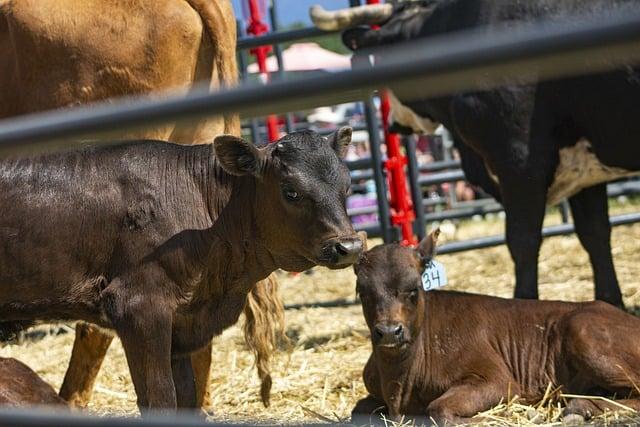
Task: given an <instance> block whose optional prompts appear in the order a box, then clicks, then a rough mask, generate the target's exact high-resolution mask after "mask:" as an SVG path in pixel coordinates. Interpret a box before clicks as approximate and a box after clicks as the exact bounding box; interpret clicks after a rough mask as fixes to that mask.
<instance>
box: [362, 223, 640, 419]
mask: <svg viewBox="0 0 640 427" xmlns="http://www.w3.org/2000/svg"><path fill="white" fill-rule="evenodd" d="M436 238H437V232H435V233H432V234H431V235H430V236H428V237H427V238H426V239H425V240H423V241H422V242H421V243H420V246H419V248H418V250H417V251H416V250H413V249H410V248H406V247H401V246H399V245H396V244H388V245H382V246H378V247H375V248H374V249H372V250H370V251H368V252H366V253H365V254H364V255H363V256H362V257H361V259H360V261H359V262H358V264H357V265H356V266H355V270H356V274H357V291H358V293H359V294H360V297H361V298H362V307H363V312H364V316H365V318H366V321H367V325H368V326H369V329H370V331H371V341H372V344H373V352H372V355H371V357H370V358H369V361H368V362H367V365H366V367H365V369H364V381H365V385H366V387H367V390H368V392H369V396H367V397H366V398H364V399H362V400H360V401H359V402H358V404H357V405H356V407H355V408H354V410H353V415H354V419H355V417H359V416H363V415H369V414H372V413H373V412H382V413H386V414H388V415H390V416H392V417H398V416H400V415H415V416H428V417H431V418H433V419H434V420H435V421H436V422H442V421H449V422H464V421H468V419H469V417H473V416H474V415H476V414H477V413H478V412H480V411H484V410H486V409H489V408H491V407H492V406H495V405H496V404H498V403H499V402H500V401H501V400H504V399H507V398H508V396H515V395H518V396H520V397H521V398H522V399H523V400H525V401H527V402H537V401H539V400H540V399H541V398H542V397H543V394H544V392H545V389H546V388H547V386H548V384H549V383H550V382H551V383H553V384H554V385H556V386H562V390H563V392H565V393H572V394H588V395H606V396H613V395H615V396H616V397H617V398H619V399H623V400H619V401H618V402H619V403H622V404H623V405H625V406H628V407H631V408H634V409H640V399H639V398H638V391H637V388H636V387H635V386H634V384H640V372H639V371H638V366H640V346H639V345H638V343H640V320H639V319H637V318H635V317H633V316H631V315H629V314H627V313H625V312H623V311H622V310H620V309H618V308H616V307H614V306H611V305H609V304H607V303H603V302H598V301H596V302H588V303H568V302H558V301H532V300H511V299H503V298H495V297H489V296H483V295H473V294H465V293H460V292H450V291H430V292H425V291H424V290H423V288H422V285H421V274H422V272H423V270H424V269H425V262H428V261H429V260H430V259H431V257H432V255H433V250H434V247H435V241H436ZM605 408H609V409H616V408H615V407H613V406H611V405H607V404H605V403H603V402H602V401H594V400H586V399H573V400H570V401H569V403H568V406H567V407H566V408H565V409H564V414H565V415H567V414H575V415H577V416H582V417H584V418H589V417H591V416H593V415H595V414H598V413H601V412H602V411H603V410H604V409H605Z"/></svg>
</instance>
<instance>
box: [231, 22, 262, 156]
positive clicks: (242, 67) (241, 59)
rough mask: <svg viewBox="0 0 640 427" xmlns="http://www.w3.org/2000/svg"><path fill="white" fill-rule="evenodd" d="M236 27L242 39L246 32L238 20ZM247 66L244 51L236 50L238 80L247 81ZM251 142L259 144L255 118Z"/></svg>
mask: <svg viewBox="0 0 640 427" xmlns="http://www.w3.org/2000/svg"><path fill="white" fill-rule="evenodd" d="M236 26H237V28H238V36H240V37H244V36H246V35H247V30H246V29H245V28H244V25H242V21H241V20H240V19H238V20H236ZM248 64H249V56H248V54H247V51H246V50H238V70H239V72H240V80H241V81H244V80H246V79H247V65H248ZM249 129H250V132H251V141H252V142H253V143H254V144H256V143H258V142H260V124H259V123H258V120H257V119H255V118H252V119H251V126H250V128H249Z"/></svg>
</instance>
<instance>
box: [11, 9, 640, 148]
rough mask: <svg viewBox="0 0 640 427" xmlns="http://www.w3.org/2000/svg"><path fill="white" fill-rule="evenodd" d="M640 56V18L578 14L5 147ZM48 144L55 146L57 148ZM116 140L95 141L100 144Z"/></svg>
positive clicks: (100, 109) (488, 83)
mask: <svg viewBox="0 0 640 427" xmlns="http://www.w3.org/2000/svg"><path fill="white" fill-rule="evenodd" d="M639 56H640V11H639V10H637V9H636V10H628V11H627V10H625V11H624V13H611V14H609V15H607V16H606V17H588V18H584V17H582V18H581V17H577V18H572V20H571V21H569V22H542V23H536V24H530V25H523V26H522V27H521V28H518V29H517V31H516V30H514V28H502V29H499V28H496V29H494V30H492V31H486V29H478V30H473V31H467V32H464V33H460V34H447V35H446V36H442V37H434V38H430V39H428V40H425V39H423V40H417V41H412V42H408V43H405V44H403V45H399V46H393V47H392V48H390V49H388V51H387V52H386V53H385V58H386V59H387V61H386V62H385V63H383V64H380V65H377V66H375V67H373V68H370V69H357V70H351V71H344V72H337V73H334V74H332V75H329V76H312V77H307V78H300V79H291V80H288V81H277V82H273V83H271V84H268V85H259V84H253V85H245V86H242V87H238V88H234V89H226V90H221V91H219V92H216V93H209V91H208V88H204V89H200V90H194V91H193V92H191V93H189V94H188V95H187V96H179V97H178V96H172V97H169V98H166V99H162V100H157V96H156V99H152V98H144V99H140V98H138V99H128V100H119V101H118V102H115V101H109V102H106V103H102V104H97V105H93V106H91V108H87V107H80V108H74V109H67V110H63V111H58V112H45V113H40V114H33V115H29V116H26V117H21V118H17V119H11V120H4V121H2V122H0V150H2V153H3V154H7V153H8V152H18V150H19V151H20V152H26V151H29V150H34V149H38V150H43V149H69V148H72V145H73V144H71V143H72V142H73V143H74V144H81V141H75V140H74V141H72V140H71V138H80V137H86V136H87V135H89V134H93V133H99V132H106V131H110V130H112V129H114V128H115V129H118V130H119V131H123V130H127V129H130V128H135V127H140V126H154V125H158V124H160V123H164V122H167V121H173V120H186V119H190V120H194V119H197V118H202V117H205V116H208V115H216V114H225V113H229V112H232V111H233V112H237V113H240V114H243V115H246V116H259V115H265V114H268V113H280V112H286V111H300V110H303V109H305V108H309V107H313V106H319V105H332V104H337V103H343V102H349V101H355V100H361V99H365V98H366V97H367V96H368V94H369V93H370V92H371V91H372V90H374V89H376V88H378V87H380V86H387V87H390V88H391V89H393V90H394V92H396V93H397V94H398V96H399V97H400V98H406V99H415V98H423V97H432V96H441V95H444V94H448V93H452V92H457V91H461V90H469V89H474V88H475V89H488V88H490V87H492V86H496V85H501V84H505V83H507V82H508V81H510V79H511V80H514V79H515V80H517V81H518V82H519V83H524V82H526V81H530V80H534V79H544V78H549V77H557V76H567V75H572V74H584V73H585V72H595V71H602V70H605V69H611V68H613V67H616V66H619V65H624V64H629V63H630V61H632V60H637V59H638V57H639ZM45 141H50V142H49V143H48V144H47V143H45ZM107 143H109V141H92V144H93V145H98V144H107Z"/></svg>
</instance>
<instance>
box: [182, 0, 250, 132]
mask: <svg viewBox="0 0 640 427" xmlns="http://www.w3.org/2000/svg"><path fill="white" fill-rule="evenodd" d="M187 1H188V2H189V4H190V5H191V7H192V8H193V9H194V10H195V11H196V12H198V14H199V15H200V19H202V23H203V24H204V28H205V32H206V35H207V36H208V37H209V40H210V41H211V46H212V49H213V55H214V58H213V61H214V62H213V68H212V70H211V81H212V83H213V84H216V83H218V82H219V83H220V85H221V86H222V87H230V86H235V85H236V84H237V83H238V64H237V61H236V41H237V35H236V19H235V15H234V14H233V7H232V6H231V2H230V1H229V0H187ZM224 133H227V134H231V135H238V136H240V116H239V115H238V114H235V113H230V114H225V115H224Z"/></svg>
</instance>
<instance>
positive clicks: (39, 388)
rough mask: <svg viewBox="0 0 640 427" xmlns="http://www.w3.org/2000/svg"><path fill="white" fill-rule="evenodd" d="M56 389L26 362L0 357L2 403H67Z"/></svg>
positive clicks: (0, 398) (4, 404)
mask: <svg viewBox="0 0 640 427" xmlns="http://www.w3.org/2000/svg"><path fill="white" fill-rule="evenodd" d="M65 404H66V403H65V401H64V400H63V399H62V398H61V397H59V396H58V394H57V393H56V392H55V390H54V389H53V388H52V387H51V386H50V385H49V384H47V383H46V382H44V381H43V380H42V378H40V377H39V376H38V374H36V373H35V372H33V371H32V370H31V369H30V368H29V367H28V366H27V365H25V364H24V363H22V362H20V361H18V360H16V359H12V358H4V357H0V405H2V406H34V405H60V406H62V405H65Z"/></svg>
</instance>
